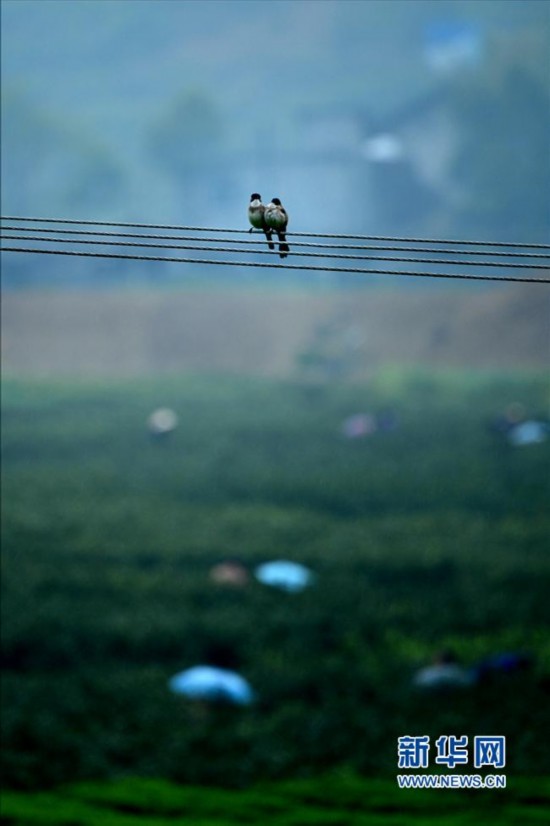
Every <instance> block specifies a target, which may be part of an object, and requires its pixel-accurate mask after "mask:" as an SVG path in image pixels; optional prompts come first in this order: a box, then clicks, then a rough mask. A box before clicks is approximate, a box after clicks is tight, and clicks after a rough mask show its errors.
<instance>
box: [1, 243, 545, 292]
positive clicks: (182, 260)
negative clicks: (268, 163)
mask: <svg viewBox="0 0 550 826" xmlns="http://www.w3.org/2000/svg"><path fill="white" fill-rule="evenodd" d="M0 252H16V253H31V254H38V255H68V256H75V257H81V258H109V259H118V260H121V259H126V260H132V261H165V262H171V263H176V264H214V265H216V266H228V267H256V268H262V269H277V270H308V271H311V272H338V273H347V274H360V275H401V276H409V277H419V278H449V279H462V280H468V281H507V282H519V283H526V282H529V283H536V284H537V283H538V284H550V278H531V277H530V276H526V277H524V278H522V277H519V276H512V275H498V276H490V275H479V274H473V273H472V274H470V273H443V272H409V271H407V270H383V269H356V268H346V267H326V266H323V267H316V266H313V265H310V264H271V263H270V264H268V263H257V262H254V261H216V260H212V259H205V258H175V257H168V256H165V257H158V256H151V255H124V254H122V253H108V252H81V251H76V250H47V249H36V248H30V247H29V248H22V247H0Z"/></svg>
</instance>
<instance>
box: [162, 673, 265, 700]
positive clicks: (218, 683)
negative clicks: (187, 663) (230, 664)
mask: <svg viewBox="0 0 550 826" xmlns="http://www.w3.org/2000/svg"><path fill="white" fill-rule="evenodd" d="M168 685H169V687H170V690H171V691H173V692H174V694H183V695H184V696H185V697H189V698H190V699H193V700H210V701H214V702H223V701H225V702H229V703H235V704H237V705H243V706H245V705H249V704H250V703H251V702H252V701H253V699H254V693H253V691H252V689H251V688H250V686H249V684H248V683H247V681H246V680H245V679H244V678H243V677H241V676H240V674H237V673H236V672H235V671H228V670H227V669H224V668H215V667H214V666H211V665H196V666H194V667H193V668H188V669H187V670H186V671H180V672H179V674H175V675H174V676H173V677H171V678H170V680H169V681H168Z"/></svg>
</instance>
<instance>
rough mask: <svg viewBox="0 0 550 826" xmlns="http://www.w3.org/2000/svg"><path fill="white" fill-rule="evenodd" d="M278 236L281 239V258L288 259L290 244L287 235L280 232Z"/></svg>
mask: <svg viewBox="0 0 550 826" xmlns="http://www.w3.org/2000/svg"><path fill="white" fill-rule="evenodd" d="M277 236H278V238H279V241H280V243H279V256H280V257H281V258H286V257H287V255H288V253H289V251H290V250H289V248H288V244H287V243H286V235H285V234H284V232H278V233H277Z"/></svg>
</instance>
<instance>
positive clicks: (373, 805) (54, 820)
mask: <svg viewBox="0 0 550 826" xmlns="http://www.w3.org/2000/svg"><path fill="white" fill-rule="evenodd" d="M549 811H550V788H549V783H548V781H544V780H543V779H542V778H534V779H533V780H530V781H527V780H522V781H516V782H515V783H514V784H513V786H512V788H511V789H508V790H507V791H506V792H505V793H504V792H493V793H491V792H483V793H482V794H481V795H480V794H478V795H467V794H466V795H465V794H460V793H458V794H457V793H456V792H455V793H446V794H444V795H443V794H439V795H438V794H437V793H436V794H434V793H430V792H424V791H415V792H406V791H405V792H404V791H399V790H398V789H397V788H396V785H395V782H392V781H388V780H365V779H363V778H359V777H356V776H354V775H353V774H351V773H339V774H336V775H328V776H326V777H322V778H319V779H317V780H305V781H304V780H302V781H290V782H289V781H286V782H278V783H270V784H267V783H265V784H261V785H257V786H254V787H253V788H251V789H247V790H246V791H230V790H221V789H215V788H207V789H205V788H197V787H189V786H188V787H185V788H182V787H178V786H176V785H174V784H172V783H168V782H166V781H163V780H149V779H138V778H126V779H122V780H117V781H115V782H111V783H97V782H96V783H90V782H88V783H80V784H78V785H75V786H72V787H66V788H63V789H59V790H58V791H56V792H46V793H44V792H42V793H35V794H30V795H29V794H28V793H27V794H22V793H14V792H9V793H7V794H6V796H5V797H4V800H3V812H4V815H5V822H9V823H12V824H18V826H22V824H29V826H30V824H36V826H40V824H43V826H47V824H48V826H49V824H55V826H77V824H78V826H97V824H99V823H109V824H112V826H128V824H136V823H139V824H141V826H161V824H166V823H168V822H170V823H189V824H191V823H192V824H193V826H213V824H216V826H235V825H236V824H238V826H241V825H242V824H245V823H249V824H258V825H259V824H261V826H271V824H273V826H275V824H276V825H277V826H343V824H345V826H366V824H368V826H408V824H412V826H425V824H427V823H431V824H433V823H434V822H437V823H438V824H441V826H466V824H467V826H485V824H486V823H496V822H498V823H499V824H500V826H530V825H531V824H532V826H537V824H543V823H546V822H547V820H548V814H549Z"/></svg>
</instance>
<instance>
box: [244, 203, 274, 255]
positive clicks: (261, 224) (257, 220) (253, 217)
mask: <svg viewBox="0 0 550 826" xmlns="http://www.w3.org/2000/svg"><path fill="white" fill-rule="evenodd" d="M248 220H249V221H250V223H251V224H252V226H251V227H250V230H249V232H252V231H253V230H254V229H261V230H262V232H263V233H264V234H265V237H266V238H267V245H268V247H269V249H270V250H274V249H275V244H274V243H273V241H272V238H273V233H272V232H271V230H270V229H269V227H268V226H267V224H266V220H265V206H264V205H263V204H262V196H261V195H259V194H258V193H257V192H253V193H252V195H251V196H250V203H249V205H248Z"/></svg>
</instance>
